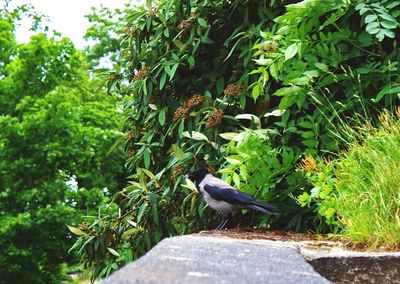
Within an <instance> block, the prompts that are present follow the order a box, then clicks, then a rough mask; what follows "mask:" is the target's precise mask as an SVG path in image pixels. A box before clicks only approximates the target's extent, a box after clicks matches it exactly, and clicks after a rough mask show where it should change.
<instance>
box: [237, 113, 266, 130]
mask: <svg viewBox="0 0 400 284" xmlns="http://www.w3.org/2000/svg"><path fill="white" fill-rule="evenodd" d="M235 118H236V119H248V120H252V121H254V123H255V124H256V126H257V128H261V120H260V118H259V117H257V116H255V115H254V114H250V113H243V114H238V115H236V116H235Z"/></svg>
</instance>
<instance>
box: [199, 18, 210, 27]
mask: <svg viewBox="0 0 400 284" xmlns="http://www.w3.org/2000/svg"><path fill="white" fill-rule="evenodd" d="M197 22H198V23H199V25H200V26H202V27H205V28H206V27H208V25H207V21H206V20H204V19H203V18H198V19H197Z"/></svg>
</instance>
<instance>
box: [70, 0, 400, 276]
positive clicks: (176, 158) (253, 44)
mask: <svg viewBox="0 0 400 284" xmlns="http://www.w3.org/2000/svg"><path fill="white" fill-rule="evenodd" d="M151 2H152V1H148V6H147V7H144V6H142V7H137V8H132V9H131V10H129V9H128V10H126V11H125V12H126V15H125V23H124V25H125V26H126V27H125V29H124V33H125V34H124V35H123V38H122V41H121V49H120V51H119V52H118V55H116V57H115V58H117V60H116V62H114V63H115V64H114V67H115V68H114V70H113V71H110V72H107V73H106V75H107V78H108V79H109V80H108V83H107V87H108V91H109V92H111V93H116V94H117V95H118V96H119V97H122V98H123V101H124V114H125V117H126V123H125V130H126V142H125V151H126V153H127V156H128V159H127V161H126V166H127V168H128V169H129V171H130V172H132V176H131V177H130V178H131V181H130V184H129V185H128V186H127V187H126V188H124V189H123V190H121V191H120V192H119V193H117V194H115V195H114V197H113V202H112V204H111V205H110V208H112V210H111V211H107V210H105V209H104V210H103V211H101V212H100V214H99V216H98V218H97V219H94V221H93V222H92V225H93V228H97V229H96V230H95V231H93V230H90V229H87V230H84V233H85V235H82V236H81V237H80V238H79V239H78V241H77V243H76V245H75V247H74V248H75V249H77V250H78V251H79V253H80V254H81V255H82V258H83V259H84V262H85V264H86V265H88V266H92V267H93V269H94V274H93V276H94V277H95V278H96V277H102V276H105V275H107V274H108V273H109V272H110V271H111V270H112V269H115V268H116V267H117V266H119V265H122V264H123V263H125V262H126V261H127V259H131V258H132V257H136V256H138V255H140V254H142V253H143V252H144V251H145V250H147V249H148V248H150V247H152V246H153V245H154V244H155V243H156V242H158V241H159V240H160V239H161V238H163V237H166V236H170V235H174V234H180V233H190V232H192V231H195V230H198V229H202V228H205V227H208V226H209V225H210V224H212V223H213V222H214V215H212V214H211V212H210V210H209V209H208V208H207V207H205V206H204V203H203V202H201V199H200V198H199V197H198V195H197V194H196V193H195V191H194V190H193V188H192V187H191V186H190V185H186V186H180V184H181V183H182V180H181V178H180V176H181V175H182V174H183V173H186V172H187V171H189V170H191V169H194V168H197V167H199V166H205V165H206V166H211V168H212V167H213V166H214V167H216V169H215V170H219V169H220V165H221V164H223V166H222V167H221V168H222V169H221V171H222V173H224V174H225V178H226V179H227V180H228V181H231V182H232V184H234V185H236V186H238V187H239V188H240V189H242V190H244V191H246V192H248V193H251V194H255V195H257V197H259V198H260V199H262V200H263V201H268V202H271V201H272V202H277V203H279V206H280V207H281V209H282V210H281V211H282V212H284V213H283V214H282V215H281V216H280V218H279V219H278V220H276V221H275V222H274V223H272V224H271V226H276V227H278V226H280V227H285V228H290V229H297V230H307V229H312V230H317V231H320V232H324V231H326V230H328V229H329V228H331V229H332V228H335V225H336V224H335V223H334V220H335V219H333V217H332V216H333V215H332V214H333V213H332V210H329V208H331V205H329V204H328V205H329V206H326V207H320V206H319V205H318V204H315V203H312V204H310V206H309V207H308V206H303V207H301V206H298V204H296V202H295V197H296V196H300V195H301V194H302V192H304V191H305V192H307V191H308V188H307V185H306V184H305V182H304V181H305V174H304V173H302V172H301V171H295V167H296V166H295V165H296V164H297V163H298V162H299V158H300V157H307V156H309V155H312V156H315V157H320V159H322V157H324V156H326V155H331V154H336V153H338V152H339V149H340V148H341V147H346V144H343V143H341V142H342V141H341V137H340V135H338V129H337V126H336V124H337V122H338V121H340V119H343V118H345V119H347V117H348V116H355V117H357V116H358V115H360V114H362V115H365V114H367V113H370V114H371V115H373V114H376V113H379V111H380V110H382V109H383V108H385V107H386V108H388V109H391V108H393V106H394V105H396V104H397V103H398V93H399V85H398V81H399V72H398V62H399V52H398V48H397V46H398V38H397V37H394V38H393V37H392V32H394V31H395V30H396V29H397V27H398V25H397V22H398V18H399V15H397V13H394V12H395V6H393V5H394V4H392V5H391V4H390V3H391V1H385V0H382V1H374V2H371V1H365V2H363V3H361V2H358V1H357V2H356V1H346V0H330V1H324V0H305V1H261V2H260V1H238V0H237V1H212V3H211V2H210V1H205V0H196V1H195V0H192V1H157V2H155V3H157V5H153V6H152V3H151ZM293 2H295V3H293ZM395 2H397V1H395ZM284 4H288V5H286V6H284ZM359 4H365V5H366V6H365V7H367V6H368V9H367V11H364V10H363V11H361V9H360V7H361V6H357V5H359ZM378 4H379V5H381V6H382V7H384V8H380V7H378V6H379V5H378ZM361 8H362V7H361ZM392 12H393V13H392ZM371 13H378V14H377V18H376V19H377V21H379V25H380V26H379V29H380V30H379V31H377V32H376V33H372V31H371V30H370V27H368V24H369V23H370V22H369V21H370V20H371V19H372V18H371V17H369V18H368V19H367V18H366V17H367V15H369V14H371ZM389 14H390V15H391V17H392V18H393V19H392V18H390V20H389V19H386V20H387V22H385V24H383V22H384V21H383V20H382V19H384V18H385V17H386V18H388V17H387V15H389ZM395 23H396V24H395ZM243 128H246V129H249V130H246V131H244V132H243ZM241 135H242V136H241ZM243 135H244V136H243ZM233 137H236V139H238V140H236V141H235V138H233ZM237 137H241V138H240V139H239V138H237ZM232 139H233V142H232V141H231V142H227V141H226V140H229V141H230V140H232ZM253 144H254V145H257V147H255V148H254V149H251V146H252V145H253ZM224 156H225V157H226V160H225V158H224ZM248 156H250V157H251V158H248ZM253 159H254V160H253ZM256 166H257V167H260V169H262V170H260V171H258V169H257V168H255V167H256ZM324 178H325V179H326V180H323V181H322V182H321V184H320V186H324V190H323V191H322V192H321V191H320V192H317V190H314V191H315V193H314V195H315V198H321V199H322V200H327V198H326V196H330V195H329V190H330V187H331V181H330V180H329V179H330V178H331V177H330V176H329V173H327V174H326V177H324ZM325 191H326V192H325ZM303 197H304V200H306V199H307V198H308V197H307V198H306V196H305V195H304V196H303ZM313 198H314V196H313ZM298 201H299V200H298ZM318 212H320V214H322V215H318ZM249 216H250V217H251V215H250V214H246V212H244V220H245V223H246V224H252V225H254V218H248V217H249ZM320 216H323V218H320ZM257 221H258V225H259V226H266V224H267V222H269V221H271V220H266V219H265V218H260V219H259V220H257ZM132 224H135V225H132ZM90 226H91V225H90ZM128 232H129V233H128ZM101 240H103V241H101ZM106 240H107V241H106ZM108 248H110V249H113V250H109V249H108ZM113 252H117V253H113ZM124 256H126V258H125V257H124Z"/></svg>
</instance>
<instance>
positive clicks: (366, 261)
mask: <svg viewBox="0 0 400 284" xmlns="http://www.w3.org/2000/svg"><path fill="white" fill-rule="evenodd" d="M300 252H301V253H302V254H303V255H304V257H305V258H306V259H307V260H308V262H309V263H310V264H311V265H312V266H313V267H314V269H315V270H316V271H317V272H319V273H320V274H321V275H323V276H324V277H326V278H327V279H329V280H330V281H332V282H334V283H340V284H342V283H343V284H345V283H346V284H347V283H377V284H380V283H400V253H399V252H392V253H391V252H387V253H382V252H381V253H379V252H355V251H346V250H343V249H340V248H335V247H334V248H330V249H326V250H324V249H321V248H319V249H317V250H315V249H314V250H313V249H310V248H307V246H304V247H301V248H300Z"/></svg>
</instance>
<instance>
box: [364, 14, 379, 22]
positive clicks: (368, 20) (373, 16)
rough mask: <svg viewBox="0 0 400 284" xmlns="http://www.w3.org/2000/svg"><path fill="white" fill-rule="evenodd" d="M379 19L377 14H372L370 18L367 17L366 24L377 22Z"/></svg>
mask: <svg viewBox="0 0 400 284" xmlns="http://www.w3.org/2000/svg"><path fill="white" fill-rule="evenodd" d="M377 19H378V18H377V17H376V15H375V14H371V15H368V16H366V17H365V20H364V23H366V24H368V23H371V22H376V20H377Z"/></svg>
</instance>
